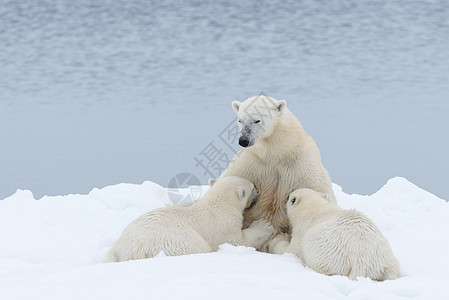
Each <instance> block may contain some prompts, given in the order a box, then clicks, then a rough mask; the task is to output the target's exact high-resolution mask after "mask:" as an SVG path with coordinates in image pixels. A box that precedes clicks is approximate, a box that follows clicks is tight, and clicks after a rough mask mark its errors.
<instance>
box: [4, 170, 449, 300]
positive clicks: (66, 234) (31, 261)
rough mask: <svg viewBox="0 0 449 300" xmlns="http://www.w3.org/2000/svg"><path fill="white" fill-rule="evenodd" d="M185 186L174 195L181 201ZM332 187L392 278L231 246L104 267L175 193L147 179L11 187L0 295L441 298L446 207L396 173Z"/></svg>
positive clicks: (448, 223) (447, 239)
mask: <svg viewBox="0 0 449 300" xmlns="http://www.w3.org/2000/svg"><path fill="white" fill-rule="evenodd" d="M206 190H207V187H206V186H204V187H202V192H203V193H204V192H205V191H206ZM189 191H191V190H189V189H182V190H180V191H178V193H179V194H180V195H181V196H182V195H187V198H188V195H189ZM334 191H335V193H336V196H337V199H338V202H339V204H340V206H341V207H343V208H356V209H358V210H360V211H362V212H364V213H365V214H367V215H368V216H369V217H370V218H372V219H373V220H374V221H375V222H376V224H377V225H378V226H379V228H380V229H381V231H382V232H383V233H384V234H385V236H386V237H387V239H388V240H389V241H390V244H391V246H392V248H393V251H394V253H395V255H396V256H397V257H398V259H399V260H400V262H401V267H402V276H401V278H399V279H397V280H394V281H386V282H375V281H371V280H369V279H365V278H359V279H358V280H357V281H351V280H349V279H347V278H346V277H342V276H332V277H329V276H325V275H321V274H318V273H316V272H314V271H312V270H310V269H308V268H307V267H304V266H303V265H302V264H301V262H300V261H299V260H298V259H297V258H295V257H294V256H293V255H292V254H285V255H272V254H267V253H260V252H256V251H255V250H254V249H252V248H247V247H233V246H231V245H222V246H221V247H220V250H219V251H218V252H216V253H208V254H198V255H187V256H180V257H166V256H164V255H159V256H158V257H155V258H151V259H146V260H139V261H129V262H124V263H105V256H106V252H107V251H108V249H109V247H110V246H111V244H112V243H113V242H114V241H115V239H117V238H118V236H119V235H120V233H121V231H122V230H123V229H124V227H125V226H126V225H127V224H128V223H129V222H131V221H132V220H134V219H135V218H136V217H138V216H139V215H141V214H143V213H145V212H147V211H149V210H152V209H155V208H158V207H162V206H164V205H166V204H169V203H170V199H174V198H173V193H174V192H173V191H170V193H169V192H168V191H167V189H165V188H163V187H161V186H159V185H157V184H155V183H153V182H149V181H146V182H144V183H143V184H140V185H136V184H119V185H115V186H109V187H105V188H103V189H97V188H95V189H93V190H92V191H91V192H90V193H89V194H87V195H67V196H54V197H48V196H45V197H43V198H41V199H39V200H36V199H35V198H34V196H33V194H32V193H31V192H30V191H26V190H18V191H17V192H16V193H15V194H14V195H12V196H11V197H8V198H6V199H4V200H2V201H0V245H1V247H0V295H1V296H0V298H1V299H30V298H33V299H62V298H63V299H80V298H90V299H120V298H128V299H148V298H158V297H161V298H163V299H193V298H195V299H254V298H256V297H257V298H258V299H274V298H276V299H278V298H281V297H282V298H285V299H300V298H311V297H314V298H316V299H342V298H349V299H351V298H352V299H360V298H363V299H404V298H414V299H442V298H447V297H449V292H448V290H447V278H446V270H447V268H448V267H449V257H448V255H447V249H448V245H449V235H448V234H447V230H448V228H449V203H447V202H445V201H444V200H442V199H439V198H438V197H436V196H434V195H432V194H431V193H429V192H427V191H425V190H422V189H420V188H419V187H417V186H415V185H414V184H412V183H410V182H408V181H407V180H406V179H404V178H399V177H396V178H393V179H390V180H389V181H388V182H387V184H386V185H385V186H384V187H382V188H381V189H380V190H379V191H378V192H377V193H375V194H373V195H371V196H361V195H348V194H346V193H344V192H343V190H342V188H341V187H340V186H338V185H334ZM184 203H185V202H184ZM282 298H281V299H282Z"/></svg>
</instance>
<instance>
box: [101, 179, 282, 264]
mask: <svg viewBox="0 0 449 300" xmlns="http://www.w3.org/2000/svg"><path fill="white" fill-rule="evenodd" d="M256 199H257V190H256V189H255V188H254V185H253V184H252V183H251V182H249V181H247V180H245V179H243V178H239V177H235V176H233V177H229V178H226V179H225V180H220V182H217V183H216V184H214V186H212V187H211V188H210V189H209V191H207V192H206V194H205V195H204V196H203V197H202V198H201V199H199V200H197V201H196V202H194V203H193V204H191V205H190V206H186V207H178V206H171V207H165V208H160V209H156V210H154V211H152V212H149V213H146V214H144V215H142V216H141V217H139V218H138V219H137V220H135V221H133V222H132V223H131V224H129V225H128V226H127V227H126V228H125V230H124V231H123V233H122V235H121V236H120V238H119V239H118V240H117V241H116V242H115V244H114V245H113V246H112V248H111V249H110V251H109V253H108V261H126V260H132V259H143V258H149V257H154V256H156V255H157V254H159V253H160V252H161V251H163V252H164V253H165V254H166V255H169V256H175V255H185V254H194V253H206V252H212V251H216V250H218V246H219V245H221V244H224V243H230V244H232V245H246V246H251V247H255V248H256V247H260V245H261V244H262V243H264V242H265V241H266V240H267V239H268V238H269V236H270V235H271V234H272V233H273V232H274V229H273V227H272V226H271V225H270V224H269V223H268V222H263V221H259V222H254V223H253V224H251V226H250V227H249V228H247V229H245V230H243V231H242V222H243V210H244V209H245V208H246V207H247V206H249V205H251V203H252V202H253V201H255V200H256Z"/></svg>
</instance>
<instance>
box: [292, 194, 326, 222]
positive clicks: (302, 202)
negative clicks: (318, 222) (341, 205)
mask: <svg viewBox="0 0 449 300" xmlns="http://www.w3.org/2000/svg"><path fill="white" fill-rule="evenodd" d="M286 201H287V213H288V215H289V217H290V215H291V214H293V213H295V212H297V211H302V210H306V209H307V208H310V207H316V206H321V205H325V204H329V203H330V202H329V197H328V195H327V194H324V193H319V192H316V191H314V190H311V189H297V190H295V191H293V192H292V193H290V195H289V196H288V197H287V199H286Z"/></svg>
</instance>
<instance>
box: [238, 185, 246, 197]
mask: <svg viewBox="0 0 449 300" xmlns="http://www.w3.org/2000/svg"><path fill="white" fill-rule="evenodd" d="M237 194H238V195H239V198H240V199H244V198H245V195H246V191H245V188H244V187H243V186H239V187H237Z"/></svg>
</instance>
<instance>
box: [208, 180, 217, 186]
mask: <svg viewBox="0 0 449 300" xmlns="http://www.w3.org/2000/svg"><path fill="white" fill-rule="evenodd" d="M215 182H217V178H209V186H213V185H214V183H215Z"/></svg>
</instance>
